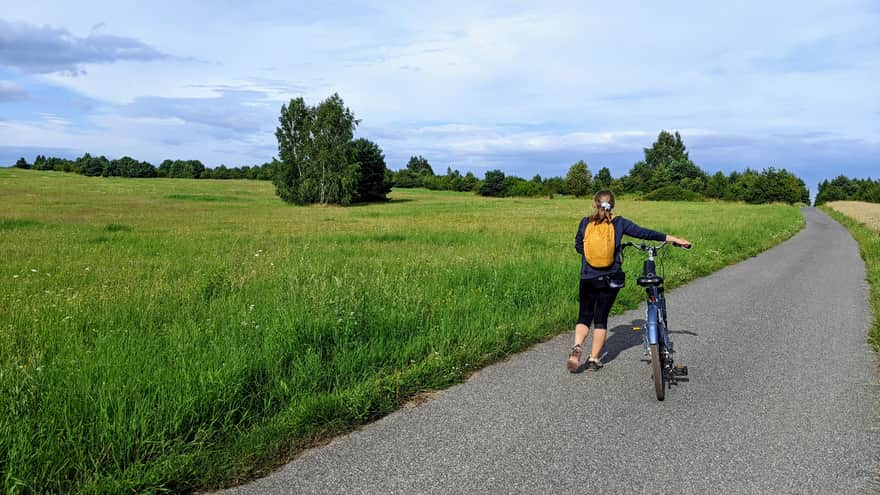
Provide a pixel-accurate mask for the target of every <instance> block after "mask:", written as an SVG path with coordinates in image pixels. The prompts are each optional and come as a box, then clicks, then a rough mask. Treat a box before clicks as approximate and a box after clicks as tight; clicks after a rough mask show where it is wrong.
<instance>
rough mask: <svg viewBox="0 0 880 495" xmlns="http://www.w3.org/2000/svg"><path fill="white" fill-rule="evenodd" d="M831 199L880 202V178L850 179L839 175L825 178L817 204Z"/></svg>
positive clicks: (820, 187)
mask: <svg viewBox="0 0 880 495" xmlns="http://www.w3.org/2000/svg"><path fill="white" fill-rule="evenodd" d="M829 201H865V202H868V203H880V179H877V180H871V179H850V178H849V177H846V176H843V175H838V176H837V177H835V178H834V179H832V180H831V181H828V180H827V179H826V180H823V181H822V182H820V183H819V191H818V192H817V193H816V206H819V205H821V204H823V203H827V202H829Z"/></svg>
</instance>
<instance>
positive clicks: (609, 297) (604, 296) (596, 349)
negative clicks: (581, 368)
mask: <svg viewBox="0 0 880 495" xmlns="http://www.w3.org/2000/svg"><path fill="white" fill-rule="evenodd" d="M618 292H620V289H600V290H599V293H598V295H597V296H596V315H595V316H594V317H593V318H594V320H593V321H594V325H593V346H592V348H591V349H590V357H591V359H594V360H596V361H598V360H599V357H600V356H601V355H602V348H603V347H604V346H605V337H606V336H607V335H608V313H610V312H611V306H613V305H614V300H615V299H616V298H617V293H618Z"/></svg>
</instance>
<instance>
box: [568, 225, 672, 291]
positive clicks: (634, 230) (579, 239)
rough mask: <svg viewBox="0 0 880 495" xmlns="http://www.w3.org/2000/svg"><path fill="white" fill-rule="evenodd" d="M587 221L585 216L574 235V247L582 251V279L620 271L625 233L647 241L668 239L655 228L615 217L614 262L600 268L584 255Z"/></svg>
mask: <svg viewBox="0 0 880 495" xmlns="http://www.w3.org/2000/svg"><path fill="white" fill-rule="evenodd" d="M587 222H588V220H587V217H584V218H583V219H582V220H581V224H580V225H579V226H578V231H577V235H576V236H575V237H574V249H575V251H577V252H579V253H581V278H582V279H593V278H597V277H601V276H603V275H608V274H609V273H615V272H619V271H620V243H621V239H622V238H623V234H626V235H628V236H630V237H635V238H636V239H644V240H646V241H658V242H659V241H665V240H666V234H664V233H662V232H656V231H654V230H650V229H646V228H643V227H639V226H638V225H636V224H634V223H633V222H631V221H629V220H627V219H626V218H623V217H613V218H612V219H611V224H612V225H614V264H613V265H611V266H610V267H609V268H606V269H604V270H599V269H597V268H593V267H592V266H590V265H588V264H587V259H586V258H585V257H584V232H585V231H586V229H587Z"/></svg>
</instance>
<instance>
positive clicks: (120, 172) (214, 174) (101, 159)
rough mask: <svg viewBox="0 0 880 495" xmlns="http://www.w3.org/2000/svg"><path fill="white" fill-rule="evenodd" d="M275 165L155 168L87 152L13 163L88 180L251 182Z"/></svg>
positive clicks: (169, 163)
mask: <svg viewBox="0 0 880 495" xmlns="http://www.w3.org/2000/svg"><path fill="white" fill-rule="evenodd" d="M278 165H279V163H278V161H277V160H273V161H271V162H266V163H264V164H262V165H254V166H247V165H245V166H243V167H227V166H226V165H220V166H218V167H214V168H207V167H205V165H204V164H203V163H202V162H201V161H199V160H164V161H163V162H162V163H160V164H159V166H158V167H156V166H155V165H153V164H152V163H149V162H145V161H140V160H136V159H134V158H131V157H129V156H123V157H121V158H116V159H113V160H110V159H108V158H107V157H105V156H103V155H101V156H92V155H91V154H89V153H85V154H83V156H81V157H79V158H76V159H73V160H69V159H66V158H58V157H54V156H52V157H46V156H44V155H37V157H36V158H35V159H34V163H33V164H31V163H28V161H27V160H26V159H25V158H24V157H22V158H19V159H18V161H16V162H15V166H16V167H17V168H22V169H34V170H53V171H56V172H72V173H76V174H80V175H86V176H90V177H130V178H156V177H168V178H173V179H252V180H272V177H273V176H274V174H275V169H276V168H277V167H278Z"/></svg>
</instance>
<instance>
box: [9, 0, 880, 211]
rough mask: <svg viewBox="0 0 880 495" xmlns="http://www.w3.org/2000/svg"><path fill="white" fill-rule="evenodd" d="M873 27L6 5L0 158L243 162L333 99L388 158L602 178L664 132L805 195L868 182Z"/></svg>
mask: <svg viewBox="0 0 880 495" xmlns="http://www.w3.org/2000/svg"><path fill="white" fill-rule="evenodd" d="M643 4H653V5H648V6H646V5H643ZM877 26H880V2H877V1H876V0H866V1H857V0H839V1H814V2H803V1H802V0H799V1H789V0H782V1H776V2H764V1H743V2H714V1H700V2H697V1H680V2H673V3H672V4H670V3H669V2H662V3H661V2H635V1H633V2H630V1H625V0H624V1H616V2H576V1H571V2H559V1H554V0H548V1H543V2H533V1H529V2H516V1H512V2H503V3H501V2H445V1H438V2H430V5H421V4H418V3H414V2H401V1H381V2H379V1H376V2H361V1H321V2H284V1H277V2H276V1H270V2H255V3H249V2H236V1H232V0H227V1H213V2H198V3H195V2H193V3H188V2H161V1H152V2H118V1H114V2H110V1H107V2H104V1H81V2H60V1H59V2H53V1H41V2H11V1H4V2H3V8H2V9H0V163H8V164H11V163H13V162H14V161H15V159H17V158H18V157H19V156H25V157H26V158H28V160H33V157H34V155H35V154H37V153H42V154H46V155H56V156H71V157H73V156H78V155H81V154H82V153H83V152H86V151H88V152H91V153H92V154H104V155H107V156H108V157H118V156H122V155H130V156H134V157H136V158H138V159H142V160H148V161H151V162H153V163H159V162H160V161H161V160H163V159H165V158H183V159H190V158H192V159H200V160H202V161H203V162H204V163H205V164H206V165H208V166H216V165H219V164H221V163H223V164H226V165H228V166H239V165H250V164H257V163H262V162H265V161H267V160H270V159H271V158H272V157H273V156H275V155H276V154H277V143H276V141H275V137H274V129H275V126H276V124H277V116H278V112H279V109H280V107H281V105H282V103H285V102H287V101H289V99H290V98H293V97H296V96H303V97H305V98H306V100H307V101H309V102H311V103H317V102H318V101H320V100H321V99H323V98H326V97H327V96H329V95H331V94H332V93H334V92H338V93H339V94H340V96H342V98H343V99H344V100H345V103H346V105H347V106H348V107H349V108H351V109H352V111H354V113H355V115H356V116H357V117H358V118H359V119H361V120H362V123H361V125H360V127H359V128H358V131H357V135H358V136H360V137H366V138H368V139H371V140H373V141H375V142H376V143H377V144H379V146H380V147H381V148H382V149H383V150H384V152H385V156H386V161H387V163H388V166H389V167H390V168H392V169H399V168H402V167H403V166H404V165H405V163H406V161H407V159H408V158H409V157H410V156H411V155H423V156H424V157H426V158H427V159H428V160H429V161H430V163H431V164H432V166H433V167H434V169H435V171H437V172H439V173H442V172H445V170H446V168H447V167H450V166H451V167H453V168H457V169H459V170H461V171H462V172H464V171H472V172H474V173H475V174H477V175H478V176H480V177H482V176H483V174H484V173H485V171H486V170H489V169H493V168H500V169H501V170H503V171H505V172H506V173H509V174H510V173H512V174H516V175H520V176H523V177H526V178H530V177H531V176H533V175H535V174H541V175H542V176H545V177H546V176H552V175H564V174H565V172H566V170H567V169H568V167H569V166H570V165H571V164H572V163H574V162H575V161H577V160H580V159H583V160H585V161H586V162H587V163H588V164H589V165H590V168H591V169H592V170H593V171H594V172H595V171H597V170H598V169H599V168H601V167H603V166H607V167H609V168H610V169H611V172H612V174H613V175H614V176H615V177H618V176H620V175H623V174H625V173H626V172H627V171H628V170H629V169H630V167H631V166H632V164H633V163H634V162H635V161H637V160H638V159H640V158H641V157H642V148H645V147H648V146H650V145H651V143H652V142H653V141H654V139H656V137H657V134H658V133H659V131H660V130H661V129H666V130H677V131H679V132H680V133H681V135H682V138H683V139H684V142H685V144H686V145H687V146H688V149H689V150H690V153H691V158H692V159H693V160H694V161H695V162H696V163H697V164H698V165H700V166H701V167H702V168H703V169H704V170H706V171H707V172H710V173H712V172H715V171H717V170H722V171H725V172H729V171H731V170H742V169H744V168H745V167H752V168H756V169H762V168H765V167H767V166H771V165H772V166H775V167H777V168H787V169H788V170H791V171H793V172H795V173H796V174H798V175H799V176H800V177H802V178H803V179H804V180H805V181H806V182H807V185H808V186H809V187H810V188H811V190H812V192H813V193H814V194H815V188H816V184H817V183H818V182H819V181H820V180H822V179H824V178H831V177H834V176H836V175H838V174H846V175H849V176H852V177H874V178H877V177H878V176H880V166H878V156H880V124H878V122H880V92H878V89H877V88H878V87H880V84H878V83H877V81H878V80H880V29H877Z"/></svg>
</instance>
